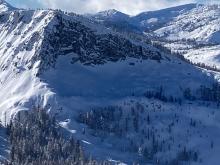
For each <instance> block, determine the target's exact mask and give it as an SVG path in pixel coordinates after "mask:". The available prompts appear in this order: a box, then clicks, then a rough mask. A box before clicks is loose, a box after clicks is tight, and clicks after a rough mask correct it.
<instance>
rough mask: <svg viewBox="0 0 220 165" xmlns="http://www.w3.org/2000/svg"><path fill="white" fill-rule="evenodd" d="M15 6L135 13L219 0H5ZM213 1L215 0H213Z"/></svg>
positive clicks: (84, 11)
mask: <svg viewBox="0 0 220 165" xmlns="http://www.w3.org/2000/svg"><path fill="white" fill-rule="evenodd" d="M6 1H8V2H9V3H11V4H12V5H14V6H16V7H23V8H38V7H39V8H59V9H63V10H67V11H73V12H76V13H94V12H98V11H102V10H106V9H117V10H120V11H122V12H124V13H127V14H131V15H135V14H137V13H140V12H142V11H149V10H156V9H161V8H166V7H171V6H176V5H181V4H187V3H196V2H199V3H201V2H202V1H203V2H211V1H212V2H213V3H219V2H220V0H6ZM214 1H215V2H214Z"/></svg>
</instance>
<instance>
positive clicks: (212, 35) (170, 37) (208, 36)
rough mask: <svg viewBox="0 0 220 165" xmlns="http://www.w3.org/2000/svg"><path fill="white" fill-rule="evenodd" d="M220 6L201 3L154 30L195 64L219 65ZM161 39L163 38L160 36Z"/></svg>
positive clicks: (166, 44) (173, 48)
mask: <svg viewBox="0 0 220 165" xmlns="http://www.w3.org/2000/svg"><path fill="white" fill-rule="evenodd" d="M219 16H220V6H219V5H211V6H206V5H202V6H198V7H197V8H195V9H192V10H191V11H189V12H186V13H184V14H182V15H180V16H178V17H176V18H175V19H174V20H173V21H171V22H170V23H168V24H167V25H166V26H164V27H162V28H160V29H158V30H156V31H155V33H156V34H157V36H159V37H160V38H163V39H165V40H166V41H165V42H164V45H165V46H166V47H168V48H169V49H171V50H172V51H175V52H180V53H183V55H184V56H185V58H187V59H189V60H191V61H192V62H194V63H204V64H206V65H208V66H211V67H215V66H216V67H217V68H220V63H219V59H220V57H219V55H220V54H219V50H220V49H219V45H220V35H219V34H220V19H219ZM159 40H160V39H159Z"/></svg>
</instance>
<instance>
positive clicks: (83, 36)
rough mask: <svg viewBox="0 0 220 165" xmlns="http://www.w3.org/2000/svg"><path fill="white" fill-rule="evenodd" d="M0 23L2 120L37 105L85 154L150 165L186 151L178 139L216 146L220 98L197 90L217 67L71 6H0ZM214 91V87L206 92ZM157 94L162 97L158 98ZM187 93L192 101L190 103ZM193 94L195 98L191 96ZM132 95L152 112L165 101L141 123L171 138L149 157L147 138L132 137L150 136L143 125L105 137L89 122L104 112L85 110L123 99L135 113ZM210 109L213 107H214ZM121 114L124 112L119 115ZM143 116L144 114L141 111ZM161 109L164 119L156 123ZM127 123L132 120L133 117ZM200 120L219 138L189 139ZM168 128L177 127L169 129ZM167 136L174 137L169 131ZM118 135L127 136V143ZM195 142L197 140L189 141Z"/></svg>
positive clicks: (212, 76)
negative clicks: (209, 68)
mask: <svg viewBox="0 0 220 165" xmlns="http://www.w3.org/2000/svg"><path fill="white" fill-rule="evenodd" d="M109 14H110V15H112V14H113V15H114V14H115V13H114V12H113V13H112V12H110V13H109ZM0 29H1V30H0V91H1V93H0V120H1V122H2V124H4V123H6V122H9V121H10V120H11V119H12V118H13V116H14V115H16V113H17V112H18V111H21V110H30V109H31V108H32V107H33V106H41V107H43V108H45V109H46V110H48V111H50V112H51V113H56V114H57V117H58V120H60V125H61V126H62V127H64V128H66V129H67V130H69V131H70V133H72V134H73V135H74V136H75V137H77V138H78V139H79V140H81V141H82V142H83V143H84V148H85V149H86V151H87V153H88V155H89V154H92V156H95V158H97V159H109V160H112V161H113V160H115V161H119V162H126V163H127V164H132V162H134V161H135V162H138V163H140V164H146V163H151V164H153V163H154V161H157V159H158V158H160V159H161V160H164V158H165V157H164V156H163V155H164V154H166V155H169V156H170V158H169V161H170V160H173V159H175V157H176V155H177V156H178V153H179V152H181V151H182V150H184V147H185V146H184V145H183V144H187V151H188V150H193V153H194V152H195V151H197V150H199V151H200V150H201V151H202V149H204V148H206V147H207V146H210V143H211V144H212V141H213V143H215V145H216V146H219V143H220V142H219V138H218V137H219V134H218V133H216V132H218V131H216V130H218V129H219V119H218V117H219V113H218V112H217V109H218V105H217V104H216V103H214V102H207V100H206V101H201V100H200V99H203V97H204V96H203V95H202V96H200V94H201V93H202V94H203V93H206V92H207V91H208V94H210V90H211V89H210V88H212V87H213V84H214V83H216V82H217V80H218V79H219V73H216V72H212V71H207V70H204V69H201V68H199V67H195V66H193V65H191V64H189V63H187V62H185V61H183V60H181V59H179V58H177V57H174V56H172V55H170V54H168V53H164V52H163V51H162V50H160V49H158V48H156V47H154V46H152V45H150V44H146V43H144V42H142V41H139V40H137V39H136V37H132V36H130V35H124V33H119V32H114V31H113V30H111V29H109V28H106V27H105V26H103V25H102V24H100V23H97V22H96V21H94V20H91V19H88V18H86V17H84V16H80V15H76V14H73V13H64V12H62V11H57V10H36V11H35V10H21V9H14V10H8V11H2V12H0ZM133 35H135V34H133ZM137 38H138V37H137ZM209 89H210V90H209ZM214 89H216V88H214ZM203 90H204V91H205V92H204V91H203ZM201 91H202V92H201ZM213 93H214V92H213V91H212V90H211V94H213ZM211 94H210V95H211ZM214 94H216V93H214ZM211 96H212V95H211ZM211 96H209V98H208V101H210V100H211V99H213V100H214V99H216V96H215V97H211ZM146 97H148V99H147V98H146ZM156 98H157V99H160V100H162V101H163V102H161V101H158V100H157V101H156ZM185 98H188V99H189V100H191V101H190V102H188V101H186V100H185ZM196 99H198V100H200V101H198V100H197V101H195V100H196ZM205 99H207V98H204V100H205ZM213 100H212V101H213ZM136 102H137V103H139V102H140V104H141V105H142V106H144V107H145V110H150V111H151V110H152V111H153V112H155V111H156V109H155V107H161V108H162V109H160V108H159V109H160V110H161V111H160V110H159V109H157V110H159V111H158V114H157V113H155V116H154V115H153V118H155V120H154V122H155V124H154V122H153V124H152V125H150V124H149V123H148V121H147V120H146V119H144V118H141V119H140V121H141V122H140V123H143V125H141V127H144V126H145V125H147V123H148V125H149V126H150V127H151V128H150V130H151V133H150V134H151V136H150V135H149V139H150V141H151V140H153V139H154V140H153V141H154V142H155V135H153V134H154V133H152V132H154V131H155V130H160V129H161V131H162V130H163V131H164V132H165V133H164V134H157V135H156V137H157V138H156V139H157V140H158V142H160V143H162V139H165V141H169V142H170V143H169V145H170V146H173V147H169V145H167V144H168V143H167V144H163V145H162V148H163V149H160V150H157V151H153V150H152V153H150V152H149V157H148V156H146V155H145V156H146V157H143V147H146V145H147V144H148V143H149V145H150V144H151V143H150V141H148V142H146V141H144V143H143V144H144V146H141V145H140V144H141V141H142V140H141V139H137V140H136V138H135V136H136V137H141V138H144V136H147V135H145V134H146V130H143V131H140V132H138V131H135V130H134V129H133V127H131V129H130V128H129V129H128V130H127V132H126V134H123V137H120V136H118V134H117V133H118V130H117V129H116V132H117V133H116V132H114V131H115V130H114V131H112V132H111V133H110V135H109V136H107V137H108V138H107V139H106V136H104V135H106V134H105V133H106V130H103V127H101V128H99V129H101V134H100V132H99V129H97V128H94V127H93V122H94V121H100V119H101V121H100V122H101V123H103V120H102V119H104V120H108V121H109V119H108V117H107V119H105V117H106V116H105V115H104V114H103V116H102V115H101V116H99V114H98V116H96V117H97V118H98V120H96V118H95V119H94V118H93V115H91V114H93V113H89V112H90V111H91V110H92V109H93V108H94V109H95V108H96V107H97V106H99V107H106V106H112V105H113V106H123V105H124V107H122V108H125V112H126V113H125V114H127V113H128V114H129V115H131V114H132V115H134V114H135V116H136V115H137V114H136V113H135V112H133V111H132V110H131V111H130V110H129V109H132V107H133V105H134V104H135V103H136ZM152 102H157V103H155V104H154V103H153V104H152ZM165 102H167V103H165ZM133 103H134V104H133ZM126 105H127V106H126ZM208 106H209V108H208ZM147 107H149V108H147ZM142 109H143V108H142ZM191 109H193V111H192V113H191V111H190V110H191ZM197 109H198V110H197ZM208 109H211V110H213V112H214V114H213V113H211V112H209V111H208ZM182 110H184V111H182ZM200 110H201V111H200ZM127 111H128V112H127ZM160 112H164V113H160ZM171 112H174V113H175V112H176V113H178V115H180V116H182V117H183V120H181V121H182V122H181V124H179V123H178V124H177V125H175V126H174V125H173V124H171V123H172V122H173V120H174V119H173V118H172V117H170V115H171ZM197 113H198V114H200V115H199V116H197V115H196V114H197ZM210 113H211V114H210ZM90 115H91V116H92V117H91V121H93V122H92V123H90V122H88V121H90V119H89V120H86V119H84V118H83V117H84V116H88V117H90ZM208 115H211V117H210V119H206V117H207V116H208ZM119 116H122V118H125V116H123V115H119ZM138 116H141V115H139V114H138ZM143 116H145V117H146V114H145V115H143ZM158 116H161V118H164V120H162V119H161V120H159V121H160V122H156V121H158V120H157V118H158ZM174 116H175V115H174ZM191 118H192V119H193V120H196V121H197V122H199V123H200V125H199V126H198V127H197V128H195V130H194V132H189V131H187V128H189V127H186V125H188V124H189V123H188V122H189V121H190V119H191ZM142 120H143V121H142ZM111 121H112V123H106V124H109V125H108V126H107V127H109V129H112V126H114V125H115V120H111ZM113 121H114V122H113ZM128 122H129V125H135V127H137V118H135V119H133V118H132V119H131V120H129V121H128ZM116 123H117V122H116ZM166 123H169V124H168V125H166ZM170 124H171V125H172V126H170ZM96 125H101V124H100V123H98V124H96ZM104 125H105V123H104ZM119 125H120V124H119ZM153 125H155V127H153ZM162 125H165V126H162ZM192 125H194V124H192ZM203 125H205V128H206V129H207V130H210V131H209V133H210V136H211V137H216V138H214V139H212V138H211V137H206V136H207V135H206V134H205V135H203V134H202V136H204V138H201V140H198V141H196V143H193V142H194V139H197V138H200V135H201V134H200V133H198V132H197V131H201V130H202V129H203ZM121 126H123V124H122V125H121ZM115 127H117V128H118V126H115ZM170 127H172V128H173V127H175V133H174V134H170V133H169V134H168V132H170V129H171V128H170ZM178 128H184V132H182V133H181V132H179V131H178ZM82 130H84V131H82ZM85 130H86V132H85ZM166 130H168V132H167V131H166ZM96 131H97V132H96ZM102 131H103V134H102ZM141 132H142V133H141ZM107 133H109V132H107ZM134 135H135V136H134ZM171 135H173V136H172V137H170V136H171ZM183 135H185V136H184V137H183ZM153 137H154V138H153ZM160 137H162V138H160ZM180 137H183V138H182V139H181V140H180V141H181V143H180V144H179V143H178V142H176V141H175V140H174V139H177V138H180ZM191 137H193V138H191ZM122 138H124V139H125V141H124V143H123V142H122ZM130 139H131V140H132V141H134V142H133V145H134V149H133V148H129V150H130V152H125V151H126V150H127V148H126V147H125V146H129V143H128V142H129V140H130ZM145 139H146V137H145ZM149 139H148V140H149ZM192 143H193V144H194V145H193V147H192V148H190V144H192ZM119 144H120V145H119ZM117 145H118V146H117ZM154 145H155V143H154ZM179 145H180V146H179ZM178 146H179V149H178ZM200 146H201V148H199V147H200ZM211 146H212V145H211ZM150 147H152V146H150ZM169 148H170V149H169ZM211 148H213V147H211ZM0 150H1V149H0ZM129 150H128V151H129ZM213 150H214V151H213V153H218V147H216V148H214V149H213ZM149 151H150V150H149ZM146 153H147V152H145V154H146ZM180 154H181V153H180ZM190 155H191V154H190ZM204 155H206V152H202V153H201V157H202V158H203V157H204ZM169 156H168V157H169ZM217 159H218V157H217V156H216V154H213V156H212V157H211V156H210V157H209V160H208V161H213V162H215V161H216V160H217ZM187 161H188V160H187ZM190 161H191V157H190ZM206 161H207V160H204V161H203V163H206Z"/></svg>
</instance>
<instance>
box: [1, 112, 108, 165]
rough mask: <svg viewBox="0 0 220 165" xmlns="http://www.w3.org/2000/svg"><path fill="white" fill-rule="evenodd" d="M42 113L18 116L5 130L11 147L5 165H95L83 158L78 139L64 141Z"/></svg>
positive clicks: (61, 135)
mask: <svg viewBox="0 0 220 165" xmlns="http://www.w3.org/2000/svg"><path fill="white" fill-rule="evenodd" d="M63 132H64V131H62V130H61V128H60V127H59V126H58V125H57V123H56V120H55V118H51V117H50V116H49V115H48V114H47V113H46V112H45V111H44V110H39V109H37V110H33V111H31V112H27V113H25V115H22V116H21V115H18V117H17V118H16V119H15V120H14V121H13V122H11V123H10V124H9V125H8V127H7V134H8V136H9V141H10V144H11V150H10V157H9V161H6V162H4V164H5V165H98V164H103V165H104V164H109V163H107V162H103V163H98V162H96V161H94V160H92V159H91V160H88V159H86V158H85V156H84V154H83V151H82V147H81V145H80V142H79V141H78V140H75V139H74V138H73V137H70V138H67V137H66V136H65V135H64V133H63Z"/></svg>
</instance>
